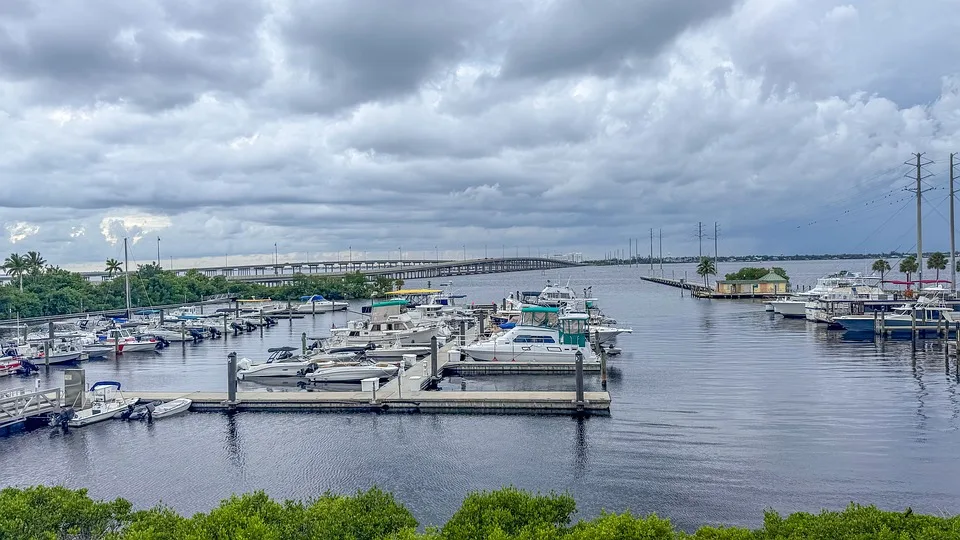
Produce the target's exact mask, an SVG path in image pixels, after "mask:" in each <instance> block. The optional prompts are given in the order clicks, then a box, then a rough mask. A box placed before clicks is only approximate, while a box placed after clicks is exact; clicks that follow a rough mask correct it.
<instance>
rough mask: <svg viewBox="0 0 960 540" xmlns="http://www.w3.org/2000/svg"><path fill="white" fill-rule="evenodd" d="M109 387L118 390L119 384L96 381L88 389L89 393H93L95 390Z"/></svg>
mask: <svg viewBox="0 0 960 540" xmlns="http://www.w3.org/2000/svg"><path fill="white" fill-rule="evenodd" d="M111 386H116V387H117V390H119V389H120V383H118V382H115V381H98V382H95V383H93V386H91V387H90V391H91V392H93V391H94V390H96V389H97V388H109V387H111Z"/></svg>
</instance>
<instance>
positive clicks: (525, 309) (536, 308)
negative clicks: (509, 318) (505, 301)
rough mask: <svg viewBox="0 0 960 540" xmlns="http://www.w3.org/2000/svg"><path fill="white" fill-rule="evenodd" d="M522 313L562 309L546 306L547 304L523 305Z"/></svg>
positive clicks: (557, 311) (558, 310)
mask: <svg viewBox="0 0 960 540" xmlns="http://www.w3.org/2000/svg"><path fill="white" fill-rule="evenodd" d="M520 312H521V313H559V312H560V309H559V308H555V307H545V306H523V307H522V308H521V309H520Z"/></svg>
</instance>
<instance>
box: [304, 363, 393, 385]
mask: <svg viewBox="0 0 960 540" xmlns="http://www.w3.org/2000/svg"><path fill="white" fill-rule="evenodd" d="M399 370H400V368H398V367H397V366H393V365H372V366H371V365H359V366H335V367H329V368H325V369H320V370H317V371H316V372H314V373H312V374H310V375H309V378H310V380H311V381H312V382H360V381H362V380H363V379H369V378H372V377H377V378H379V379H389V378H390V377H393V376H394V375H396V374H397V372H398V371H399Z"/></svg>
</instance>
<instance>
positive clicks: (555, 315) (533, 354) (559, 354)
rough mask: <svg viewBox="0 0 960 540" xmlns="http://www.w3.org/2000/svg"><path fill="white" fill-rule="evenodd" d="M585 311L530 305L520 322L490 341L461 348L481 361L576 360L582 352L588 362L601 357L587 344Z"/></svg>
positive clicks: (523, 310)
mask: <svg viewBox="0 0 960 540" xmlns="http://www.w3.org/2000/svg"><path fill="white" fill-rule="evenodd" d="M587 322H588V317H587V315H586V314H584V313H570V314H561V313H560V310H559V309H558V308H556V307H548V306H526V307H524V308H522V309H521V318H520V322H519V323H517V325H516V326H514V327H513V328H511V329H509V330H507V331H506V332H502V333H500V334H497V335H495V336H493V337H492V338H490V339H489V340H486V341H480V342H478V343H475V344H473V345H468V346H465V347H461V348H460V352H461V353H463V354H465V355H467V356H469V357H470V358H472V359H473V360H476V361H480V362H546V363H550V362H574V361H576V354H577V353H578V352H579V353H582V354H583V358H584V361H585V362H596V361H597V357H596V355H594V353H593V351H591V350H590V348H589V347H587V337H586V331H587Z"/></svg>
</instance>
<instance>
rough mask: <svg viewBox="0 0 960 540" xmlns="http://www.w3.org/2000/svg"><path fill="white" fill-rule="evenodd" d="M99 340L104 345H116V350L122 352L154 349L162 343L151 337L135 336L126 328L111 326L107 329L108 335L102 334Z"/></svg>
mask: <svg viewBox="0 0 960 540" xmlns="http://www.w3.org/2000/svg"><path fill="white" fill-rule="evenodd" d="M99 342H100V344H102V345H109V346H111V347H114V349H115V350H116V352H118V353H120V354H123V353H129V352H142V351H153V350H155V349H156V348H157V345H158V344H159V343H160V342H159V341H157V340H156V339H154V338H151V337H144V336H134V335H133V334H131V333H130V331H129V330H127V329H125V328H111V329H109V330H107V334H106V335H101V336H100V338H99Z"/></svg>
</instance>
